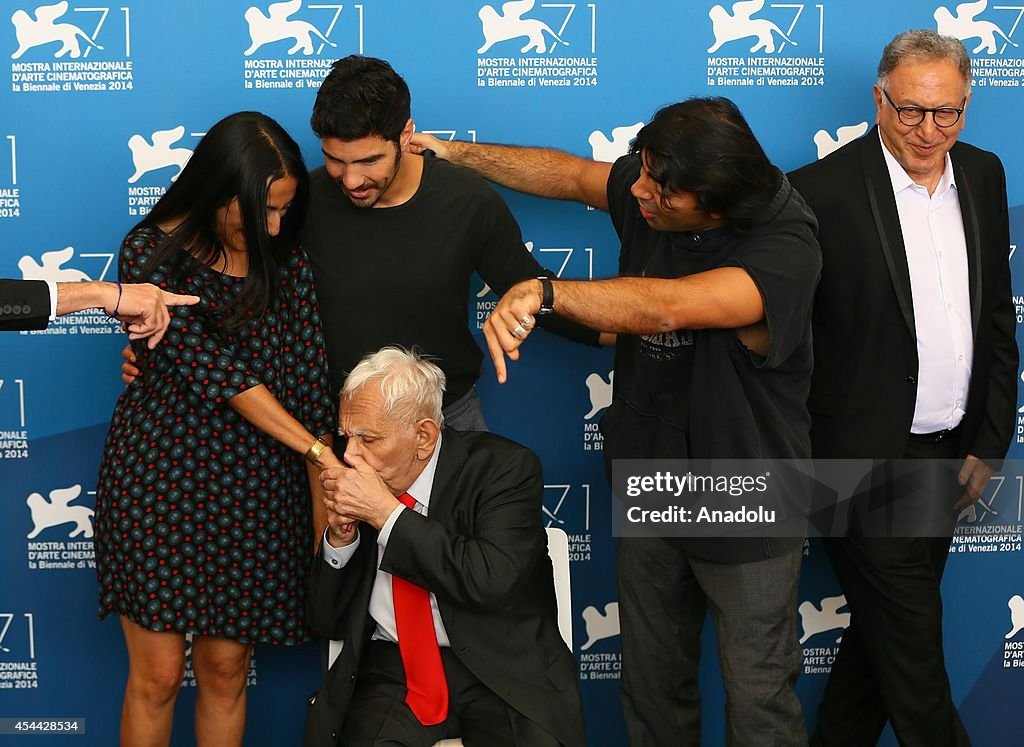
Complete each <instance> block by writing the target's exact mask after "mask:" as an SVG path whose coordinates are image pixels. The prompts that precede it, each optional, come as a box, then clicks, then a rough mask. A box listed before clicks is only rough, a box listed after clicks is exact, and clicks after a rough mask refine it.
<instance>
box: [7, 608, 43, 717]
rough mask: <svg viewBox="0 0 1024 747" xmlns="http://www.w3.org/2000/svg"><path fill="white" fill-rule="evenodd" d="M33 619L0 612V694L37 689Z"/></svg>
mask: <svg viewBox="0 0 1024 747" xmlns="http://www.w3.org/2000/svg"><path fill="white" fill-rule="evenodd" d="M8 609H10V608H8ZM35 617H36V616H35V614H34V613H32V612H0V654H2V655H3V656H2V658H3V662H2V666H0V690H31V689H35V688H38V687H39V671H38V669H37V667H36V664H37V662H36V631H35ZM5 697H6V696H5Z"/></svg>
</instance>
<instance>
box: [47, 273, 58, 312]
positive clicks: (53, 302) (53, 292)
mask: <svg viewBox="0 0 1024 747" xmlns="http://www.w3.org/2000/svg"><path fill="white" fill-rule="evenodd" d="M45 282H46V288H47V290H48V291H49V292H50V321H51V322H55V321H57V283H56V282H54V281H53V280H47V281H45Z"/></svg>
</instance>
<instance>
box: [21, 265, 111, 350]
mask: <svg viewBox="0 0 1024 747" xmlns="http://www.w3.org/2000/svg"><path fill="white" fill-rule="evenodd" d="M113 263H114V253H113V252H81V253H78V254H77V257H76V252H75V248H74V247H73V246H66V247H64V248H63V249H54V250H52V251H44V252H42V253H41V254H40V255H39V259H38V260H37V259H36V257H35V255H33V254H25V255H23V256H22V257H21V258H20V259H19V260H18V269H19V270H20V271H21V279H22V280H49V281H51V282H54V283H77V282H80V281H82V280H106V279H107V276H108V274H110V268H111V265H113ZM83 268H88V270H89V272H86V270H85V269H83ZM120 329H121V325H120V322H118V321H117V320H115V319H113V318H111V317H109V316H107V315H106V314H105V313H103V312H102V311H97V310H95V309H87V310H85V311H79V312H77V313H74V314H67V315H65V316H61V317H58V318H57V319H56V320H55V321H53V322H51V323H50V325H49V326H48V327H47V328H46V329H37V330H32V331H30V332H22V333H21V334H23V335H48V336H49V335H68V334H72V335H75V334H114V333H116V332H118V331H120Z"/></svg>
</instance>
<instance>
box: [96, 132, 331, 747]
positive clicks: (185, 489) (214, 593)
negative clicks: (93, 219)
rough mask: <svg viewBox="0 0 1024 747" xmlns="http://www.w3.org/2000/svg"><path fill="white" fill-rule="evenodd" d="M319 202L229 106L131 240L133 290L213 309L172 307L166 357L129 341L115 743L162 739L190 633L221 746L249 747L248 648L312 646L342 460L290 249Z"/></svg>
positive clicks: (118, 472)
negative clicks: (178, 295) (329, 481)
mask: <svg viewBox="0 0 1024 747" xmlns="http://www.w3.org/2000/svg"><path fill="white" fill-rule="evenodd" d="M307 194H308V182H307V172H306V167H305V164H304V163H303V161H302V156H301V154H300V152H299V148H298V146H297V145H296V144H295V141H294V140H292V138H291V137H289V135H288V134H287V133H286V132H285V131H284V130H283V129H282V128H281V127H280V125H278V124H277V123H276V122H275V121H274V120H272V119H270V118H269V117H267V116H265V115H263V114H259V113H256V112H240V113H238V114H233V115H231V116H229V117H227V118H225V119H223V120H221V121H220V122H218V123H217V124H216V125H214V126H213V127H212V128H211V129H210V131H209V133H208V134H207V135H206V136H205V137H203V139H202V140H201V141H200V143H199V145H198V147H197V148H196V150H195V152H194V154H193V155H192V157H191V159H190V160H189V162H188V164H187V165H186V166H185V168H184V170H183V171H182V172H181V174H180V176H179V177H178V179H177V181H176V182H175V183H174V184H173V185H172V186H171V187H170V189H168V191H167V193H166V194H165V195H164V196H163V197H162V198H161V199H160V201H159V202H158V203H157V204H156V206H154V208H153V210H152V212H150V213H149V215H147V216H146V218H145V219H144V220H142V221H141V222H140V223H139V224H138V225H137V226H135V227H134V228H133V229H132V230H131V232H130V233H129V234H128V236H127V237H126V239H125V241H124V244H123V246H122V248H121V255H120V265H119V269H120V277H121V279H122V280H124V281H131V282H143V281H144V282H151V283H153V284H155V285H158V286H161V287H163V288H166V289H168V290H174V291H177V292H182V293H188V294H192V295H196V296H199V297H200V299H201V300H200V303H199V304H198V305H196V306H193V307H184V306H183V307H178V308H175V309H172V321H171V325H170V328H169V329H168V331H167V334H166V336H165V338H164V339H163V340H162V341H161V343H160V344H159V345H158V346H157V347H156V348H155V349H153V350H147V349H146V347H145V346H144V345H142V344H140V343H135V344H134V348H135V355H136V356H137V357H138V358H139V360H140V362H141V366H140V368H141V369H142V375H141V376H139V377H138V378H137V379H136V380H135V381H134V382H132V384H131V385H130V386H129V387H128V388H127V390H126V391H125V392H124V394H122V395H121V398H120V399H119V400H118V403H117V407H116V409H115V410H114V415H113V419H112V421H111V428H110V433H109V435H108V437H107V443H106V447H105V451H104V456H103V462H102V465H101V467H100V475H99V486H98V489H97V495H96V509H97V511H96V559H97V573H98V576H99V582H100V592H99V596H100V617H105V616H107V615H110V614H114V615H118V616H119V617H120V620H121V627H122V629H123V632H124V637H125V643H126V645H127V648H128V659H129V673H128V683H127V686H126V689H125V698H124V707H123V711H122V717H121V741H122V744H126V745H132V746H133V747H135V746H137V745H166V744H168V742H169V741H170V735H171V721H172V717H173V711H174V701H175V698H176V696H177V693H178V689H179V687H180V685H181V682H182V675H183V672H184V664H185V648H186V635H187V634H191V635H192V642H191V646H192V664H193V667H194V670H195V675H196V684H197V687H198V693H197V699H196V718H195V722H196V739H197V743H198V744H199V745H216V746H217V747H225V746H227V745H240V744H241V743H242V736H243V733H244V729H245V685H246V679H247V670H248V666H249V660H250V656H251V652H252V646H253V644H256V643H275V644H284V645H289V644H297V643H301V642H303V641H304V640H306V639H307V637H308V634H307V631H306V628H305V627H304V625H303V621H302V609H303V599H304V595H305V580H306V571H307V568H308V564H309V562H310V559H311V557H312V548H313V542H312V537H313V536H314V530H313V523H314V522H313V521H312V520H311V518H312V516H313V515H314V513H316V514H317V515H319V511H318V509H320V507H321V506H322V495H321V493H320V490H321V488H320V484H319V480H318V479H317V477H318V474H319V470H320V469H321V468H323V467H325V466H328V465H336V464H338V461H337V459H336V458H335V457H334V455H333V453H332V452H331V450H330V449H329V448H327V440H328V439H329V436H327V437H326V438H321V434H329V433H331V432H332V431H333V426H334V422H335V420H334V419H335V411H334V410H335V406H334V404H333V402H332V397H331V395H330V391H329V388H328V384H327V371H326V363H325V359H324V353H323V337H322V334H321V331H320V320H319V315H318V312H317V305H316V296H315V294H314V291H313V286H312V278H311V274H310V269H309V266H308V263H307V260H306V257H305V255H304V253H303V252H302V251H301V249H300V248H299V246H298V231H299V228H300V225H301V222H302V218H303V216H304V213H305V208H306V199H307ZM304 455H305V460H304V459H303V456H304ZM311 488H312V503H311Z"/></svg>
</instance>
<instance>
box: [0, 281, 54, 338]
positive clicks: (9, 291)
mask: <svg viewBox="0 0 1024 747" xmlns="http://www.w3.org/2000/svg"><path fill="white" fill-rule="evenodd" d="M49 319H50V291H49V289H48V288H47V286H46V283H45V282H43V281H42V280H0V330H3V331H13V330H27V329H46V325H47V323H48V322H49Z"/></svg>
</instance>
